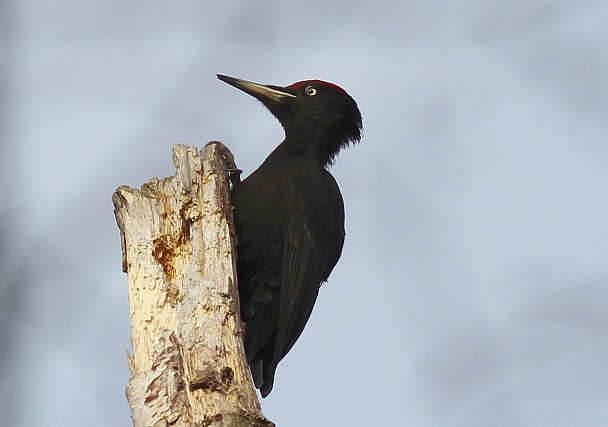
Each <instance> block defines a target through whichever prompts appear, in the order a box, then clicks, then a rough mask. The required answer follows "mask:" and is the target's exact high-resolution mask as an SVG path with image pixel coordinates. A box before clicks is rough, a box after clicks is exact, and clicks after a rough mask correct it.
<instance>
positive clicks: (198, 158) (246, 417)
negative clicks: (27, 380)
mask: <svg viewBox="0 0 608 427" xmlns="http://www.w3.org/2000/svg"><path fill="white" fill-rule="evenodd" d="M231 158H232V156H231V154H230V152H229V151H228V150H227V149H226V148H225V147H224V146H223V145H222V144H221V143H218V142H212V143H209V144H207V145H206V146H205V148H203V150H201V153H200V154H199V152H198V150H197V149H196V148H195V147H192V146H187V145H176V146H174V147H173V163H174V164H175V168H176V173H175V176H172V177H168V178H163V179H158V178H153V179H151V180H150V181H149V182H147V183H146V184H144V185H143V186H142V187H141V189H140V190H136V189H132V188H129V187H126V186H121V187H119V188H118V189H117V190H116V192H115V193H114V195H113V197H112V200H113V202H114V213H115V216H116V221H117V223H118V227H119V228H120V235H121V244H122V254H123V255H122V257H123V260H122V268H123V271H124V272H126V273H127V274H128V282H129V305H130V319H131V342H132V344H133V354H132V355H129V364H130V368H131V374H132V377H131V379H130V380H129V384H128V386H127V399H128V401H129V405H130V406H131V414H132V418H133V424H134V425H135V427H143V426H155V427H156V426H188V427H192V426H217V427H223V426H226V427H228V426H273V425H274V424H273V423H271V422H270V421H268V420H266V419H265V418H264V416H263V415H262V412H261V409H260V403H259V401H258V398H257V395H256V392H255V389H254V387H253V383H252V381H251V376H250V373H249V366H248V364H247V361H246V358H245V352H244V348H243V339H242V333H243V329H242V324H241V321H240V315H239V300H238V287H237V282H236V259H235V257H236V252H235V233H234V228H233V221H232V205H231V203H230V188H229V183H228V172H227V171H226V162H227V159H228V160H231ZM232 167H233V168H234V166H232Z"/></svg>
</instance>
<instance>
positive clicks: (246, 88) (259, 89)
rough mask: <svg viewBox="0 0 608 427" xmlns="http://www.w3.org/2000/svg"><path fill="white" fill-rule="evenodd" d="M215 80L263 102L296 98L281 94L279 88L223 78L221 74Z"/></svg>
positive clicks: (233, 78) (234, 78)
mask: <svg viewBox="0 0 608 427" xmlns="http://www.w3.org/2000/svg"><path fill="white" fill-rule="evenodd" d="M217 78H218V79H220V80H221V81H223V82H226V83H228V84H229V85H231V86H234V87H235V88H237V89H240V90H242V91H243V92H245V93H248V94H249V95H251V96H253V97H255V98H257V99H259V100H260V101H262V102H264V101H267V100H269V99H272V100H274V101H278V102H282V101H283V100H284V99H285V98H295V97H296V96H295V95H293V94H291V93H289V92H283V91H282V90H280V88H275V87H271V86H264V85H261V84H259V83H254V82H249V81H247V80H241V79H237V78H236V77H230V76H224V75H223V74H218V75H217Z"/></svg>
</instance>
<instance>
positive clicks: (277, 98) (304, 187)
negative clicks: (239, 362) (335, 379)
mask: <svg viewBox="0 0 608 427" xmlns="http://www.w3.org/2000/svg"><path fill="white" fill-rule="evenodd" d="M217 77H218V78H219V79H220V80H222V81H224V82H226V83H228V84H230V85H232V86H234V87H236V88H238V89H240V90H242V91H243V92H245V93H248V94H249V95H251V96H253V97H255V98H256V99H258V100H259V101H260V102H262V104H264V106H266V108H268V110H270V112H271V113H272V114H273V115H274V116H275V117H276V118H277V119H278V120H279V122H281V125H282V126H283V129H284V130H285V139H284V140H283V142H281V144H279V146H278V147H277V148H276V149H275V150H274V151H273V152H272V153H270V155H269V156H268V157H267V158H266V160H265V161H264V163H262V165H261V166H260V167H259V168H258V169H257V170H256V171H255V172H253V173H252V174H251V175H249V176H248V177H247V178H246V179H245V180H243V182H242V183H240V184H239V185H236V186H235V188H234V189H233V193H232V202H233V204H234V222H235V228H236V234H237V238H238V245H237V273H238V274H237V275H238V282H239V297H240V301H241V316H242V319H243V321H244V322H245V323H246V329H245V351H246V354H247V360H248V362H249V365H250V367H251V372H252V376H253V379H254V382H255V386H256V387H257V388H259V389H260V392H261V394H262V396H263V397H266V396H267V395H268V394H269V393H270V391H271V390H272V384H273V381H274V375H275V370H276V368H277V364H278V363H279V361H281V359H283V357H285V355H286V354H287V353H288V352H289V350H290V349H291V348H292V347H293V345H294V344H295V342H296V340H297V339H298V338H299V336H300V334H301V333H302V331H303V329H304V326H305V325H306V322H307V321H308V319H309V317H310V313H311V312H312V309H313V306H314V304H315V301H316V299H317V294H318V292H319V287H320V286H321V284H322V283H323V282H325V281H327V278H328V277H329V275H330V273H331V271H332V269H333V268H334V266H335V265H336V263H337V262H338V259H339V258H340V254H341V253H342V246H343V244H344V236H345V233H344V202H343V200H342V194H341V193H340V189H339V188H338V184H337V183H336V180H335V179H334V177H333V176H332V175H331V174H330V173H329V172H328V170H327V169H328V167H329V166H330V165H332V164H333V162H334V160H335V158H336V156H337V154H338V152H339V151H340V150H341V149H342V148H346V147H348V146H349V145H350V144H352V143H356V142H359V140H360V139H361V133H362V131H363V125H362V120H361V113H360V112H359V108H358V107H357V103H356V102H355V100H354V99H353V98H351V97H350V95H348V93H346V91H345V90H344V89H342V88H341V87H339V86H337V85H335V84H333V83H328V82H324V81H321V80H307V81H302V82H298V83H294V84H292V85H290V86H286V87H280V86H271V85H269V86H266V85H261V84H258V83H253V82H249V81H246V80H241V79H237V78H235V77H228V76H224V75H221V74H218V76H217Z"/></svg>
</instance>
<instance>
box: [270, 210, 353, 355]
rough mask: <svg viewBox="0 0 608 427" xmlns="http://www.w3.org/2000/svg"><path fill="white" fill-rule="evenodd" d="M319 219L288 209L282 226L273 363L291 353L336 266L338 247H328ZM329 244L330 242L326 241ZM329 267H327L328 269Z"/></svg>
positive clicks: (314, 215) (312, 215) (316, 216)
mask: <svg viewBox="0 0 608 427" xmlns="http://www.w3.org/2000/svg"><path fill="white" fill-rule="evenodd" d="M320 221H323V218H321V217H320V215H318V214H316V213H315V212H311V211H310V210H308V211H306V212H305V208H304V207H303V206H301V207H300V209H292V210H291V211H290V214H289V218H288V220H287V222H286V224H285V246H284V252H283V267H282V274H281V288H280V289H281V291H280V292H281V295H280V305H279V319H278V324H277V331H276V338H275V346H274V354H273V362H274V363H278V362H279V361H280V360H281V359H282V358H283V356H285V354H287V352H288V351H289V350H290V349H291V347H292V346H293V345H294V343H295V342H296V340H297V339H298V338H299V336H300V334H301V333H302V331H303V330H304V326H305V325H306V322H307V321H308V318H309V317H310V314H311V312H312V309H313V306H314V304H315V301H316V299H317V295H318V292H319V286H320V285H321V282H323V281H324V280H326V279H327V276H328V275H329V273H330V272H331V269H332V268H333V267H334V265H335V263H336V262H337V260H338V258H339V256H340V252H341V244H340V246H339V248H338V249H337V254H336V247H335V245H331V244H328V237H329V236H327V235H323V234H324V233H323V231H324V230H325V227H321V226H320ZM329 240H330V241H331V239H329ZM328 264H329V265H328Z"/></svg>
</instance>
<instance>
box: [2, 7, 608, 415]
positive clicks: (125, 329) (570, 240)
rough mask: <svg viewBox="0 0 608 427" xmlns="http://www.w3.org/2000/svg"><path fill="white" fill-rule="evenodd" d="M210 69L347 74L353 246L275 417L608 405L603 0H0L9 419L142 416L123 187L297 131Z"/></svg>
mask: <svg viewBox="0 0 608 427" xmlns="http://www.w3.org/2000/svg"><path fill="white" fill-rule="evenodd" d="M216 73H223V74H228V75H232V76H236V77H240V78H244V79H248V80H253V81H257V82H260V83H271V84H277V85H288V84H291V83H293V82H295V81H299V80H304V79H310V78H319V79H323V80H328V81H332V82H335V83H337V84H339V85H340V86H342V87H344V88H345V89H346V90H347V91H348V92H349V93H350V94H351V95H352V96H353V97H354V98H355V99H356V100H357V102H358V104H359V106H360V109H361V111H362V114H363V121H364V125H365V135H364V139H363V141H362V142H361V144H360V145H358V146H356V147H354V148H351V149H349V150H347V151H344V152H343V153H342V154H341V156H340V158H339V160H338V162H337V164H336V166H335V167H333V169H332V173H333V174H334V175H335V177H336V179H337V180H338V182H339V184H340V186H341V188H342V192H343V194H344V199H345V203H346V214H347V224H346V225H347V233H348V235H347V239H346V246H345V249H344V252H343V255H342V259H341V261H340V262H339V263H338V265H337V267H336V269H335V270H334V272H333V274H332V276H331V277H330V281H329V283H327V284H326V285H324V286H323V288H322V289H321V293H320V297H319V300H318V303H317V306H316V308H315V311H314V313H313V315H312V318H311V321H310V322H309V324H308V327H307V328H306V330H305V332H304V334H303V336H302V337H301V339H300V340H299V342H298V343H297V345H296V346H295V347H294V349H293V350H292V351H291V353H290V354H289V355H288V357H287V358H286V359H285V360H284V361H283V362H282V363H281V364H280V365H279V369H278V371H277V377H276V381H275V387H274V391H273V392H272V393H271V395H270V396H269V397H268V398H267V399H265V400H264V401H263V402H262V404H263V411H264V413H265V414H266V416H267V417H268V418H269V419H271V420H273V421H274V422H275V423H276V424H277V425H278V426H279V427H281V426H292V427H294V426H317V427H321V426H398V427H399V426H408V427H409V426H416V427H427V426H428V427H430V426H462V427H464V426H467V427H471V426H498V427H500V426H505V427H507V426H509V427H512V426H552V427H561V426H606V425H608V404H607V402H608V3H607V2H605V1H600V0H582V1H581V0H577V1H572V0H515V1H504V0H500V1H499V0H489V1H485V2H478V1H467V0H465V1H457V2H453V1H452V2H450V1H447V0H437V1H399V2H398V1H385V2H381V1H370V0H359V1H357V0H349V1H346V0H336V1H332V2H321V1H308V2H302V1H293V0H287V1H272V0H261V1H255V2H254V1H230V2H210V1H203V2H201V1H182V2H162V1H145V2H144V1H131V2H124V1H115V0H108V1H97V2H92V1H84V2H82V1H81V2H77V1H74V0H59V1H53V2H45V1H40V0H24V1H20V2H16V1H10V0H9V1H4V2H0V138H1V145H0V179H1V182H2V185H0V425H2V426H9V425H10V426H17V427H20V426H42V425H44V426H83V425H86V426H90V427H101V426H130V425H131V420H130V411H129V407H128V405H127V401H126V398H125V393H124V388H125V386H126V384H127V381H128V379H129V371H128V367H127V359H126V353H127V351H128V350H129V349H130V341H129V332H130V325H129V320H128V302H127V277H126V275H125V274H123V273H122V272H121V252H120V240H119V232H118V228H117V226H116V223H115V220H114V216H113V212H112V209H113V207H112V202H111V196H112V193H113V192H114V190H115V189H116V187H118V186H119V185H122V184H126V185H129V186H132V187H139V186H140V185H141V184H143V183H144V182H146V181H148V180H149V179H150V178H152V177H154V176H158V177H164V176H170V175H172V174H173V171H174V169H173V165H172V161H171V147H172V145H173V144H191V145H197V146H199V147H202V146H203V145H204V144H205V143H206V142H207V141H209V140H213V139H218V140H221V141H222V142H224V143H225V144H227V145H228V146H229V147H230V148H231V150H232V151H233V153H234V154H235V156H236V161H237V164H238V165H239V167H240V168H242V169H243V170H244V171H245V172H244V176H245V175H247V174H249V173H251V172H252V171H253V170H254V169H255V168H256V167H257V166H258V165H259V164H260V163H261V162H262V161H263V160H264V158H265V157H266V155H267V154H268V153H270V151H272V149H273V148H274V147H275V146H276V145H277V144H278V143H279V142H280V141H281V140H282V138H283V132H282V129H281V127H280V125H279V124H278V122H277V121H276V120H275V119H274V118H273V117H272V116H271V115H270V114H269V113H268V112H267V111H266V110H265V109H264V108H263V107H262V105H261V104H260V103H258V102H257V101H255V100H254V99H253V98H251V97H249V96H247V95H246V94H244V93H242V92H240V91H238V90H236V89H234V88H232V87H230V86H228V85H226V84H224V83H222V82H220V81H218V80H217V79H216V78H215V74H216Z"/></svg>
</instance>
